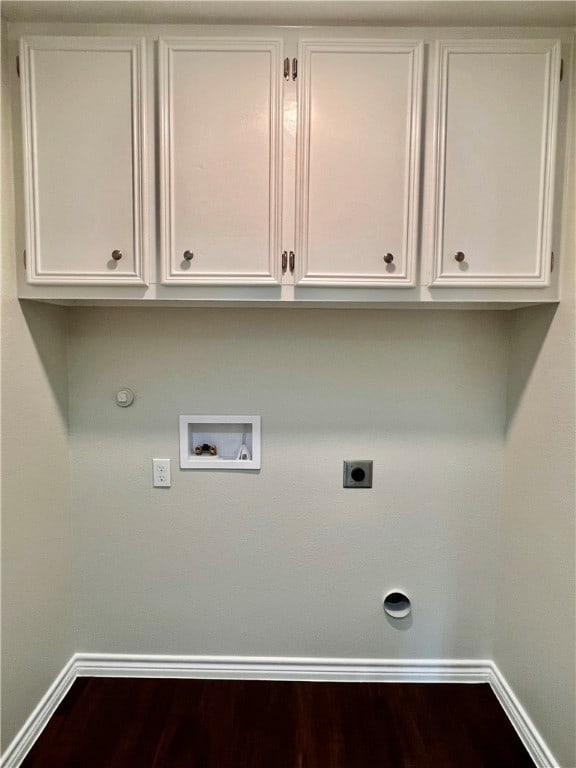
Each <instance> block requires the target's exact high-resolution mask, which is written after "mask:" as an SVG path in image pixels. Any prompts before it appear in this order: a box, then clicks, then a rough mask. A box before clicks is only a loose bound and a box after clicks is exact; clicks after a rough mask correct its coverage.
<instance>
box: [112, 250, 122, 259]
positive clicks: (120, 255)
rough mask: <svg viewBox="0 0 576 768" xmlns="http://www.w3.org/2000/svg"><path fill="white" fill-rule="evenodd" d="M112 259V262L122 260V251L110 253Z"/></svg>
mask: <svg viewBox="0 0 576 768" xmlns="http://www.w3.org/2000/svg"><path fill="white" fill-rule="evenodd" d="M112 258H113V259H114V261H120V259H121V258H122V251H112Z"/></svg>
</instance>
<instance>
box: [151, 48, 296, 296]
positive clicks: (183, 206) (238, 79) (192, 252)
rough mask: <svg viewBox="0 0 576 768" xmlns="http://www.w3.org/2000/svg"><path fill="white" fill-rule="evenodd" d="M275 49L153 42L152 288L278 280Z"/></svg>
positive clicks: (278, 118) (277, 77) (278, 146)
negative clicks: (156, 137) (156, 204)
mask: <svg viewBox="0 0 576 768" xmlns="http://www.w3.org/2000/svg"><path fill="white" fill-rule="evenodd" d="M281 55H282V43H281V41H280V40H262V39H249V40H246V39H237V38H234V39H221V40H214V39H194V40H190V39H186V40H168V39H165V40H161V41H160V101H161V134H160V137H161V138H160V141H161V164H162V165H161V249H162V281H163V282H164V283H169V284H183V283H191V284H194V283H200V284H202V283H215V284H260V283H274V282H277V281H278V280H279V261H280V243H279V235H280V231H281V230H280V183H281V174H280V167H281V166H280V163H281V133H280V131H281V127H282V124H281V89H282V73H281Z"/></svg>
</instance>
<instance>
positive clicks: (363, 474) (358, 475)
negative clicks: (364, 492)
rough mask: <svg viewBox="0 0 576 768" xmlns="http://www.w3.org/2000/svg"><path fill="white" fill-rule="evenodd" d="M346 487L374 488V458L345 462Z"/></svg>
mask: <svg viewBox="0 0 576 768" xmlns="http://www.w3.org/2000/svg"><path fill="white" fill-rule="evenodd" d="M343 486H344V488H372V460H371V459H362V460H360V459H358V460H356V461H352V460H348V461H345V462H344V483H343Z"/></svg>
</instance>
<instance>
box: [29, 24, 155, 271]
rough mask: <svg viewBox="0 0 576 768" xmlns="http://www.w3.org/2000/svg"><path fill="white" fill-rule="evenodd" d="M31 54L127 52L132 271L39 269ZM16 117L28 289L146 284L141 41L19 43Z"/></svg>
mask: <svg viewBox="0 0 576 768" xmlns="http://www.w3.org/2000/svg"><path fill="white" fill-rule="evenodd" d="M35 51H80V52H82V51H102V52H106V51H110V52H117V51H122V52H128V53H130V57H131V87H132V210H133V217H134V231H133V237H134V267H135V269H134V272H133V273H132V274H108V273H103V272H78V273H76V274H75V273H74V272H72V271H71V272H49V271H47V270H45V269H43V268H42V251H41V247H40V237H39V233H40V222H39V205H40V201H39V189H38V165H37V161H38V158H37V151H36V150H37V143H36V131H37V127H38V126H37V119H36V112H35V81H34V67H33V64H34V53H35ZM20 78H21V112H22V133H23V155H24V158H23V162H24V205H25V219H26V223H25V238H26V276H27V280H28V282H29V283H32V284H44V285H45V284H58V285H148V267H149V264H148V262H149V258H148V243H149V240H150V231H149V226H148V201H149V196H148V172H147V157H148V155H147V143H148V138H147V129H146V119H147V118H146V113H147V105H146V82H147V72H146V40H145V39H144V38H120V37H46V36H30V37H23V38H22V39H21V40H20Z"/></svg>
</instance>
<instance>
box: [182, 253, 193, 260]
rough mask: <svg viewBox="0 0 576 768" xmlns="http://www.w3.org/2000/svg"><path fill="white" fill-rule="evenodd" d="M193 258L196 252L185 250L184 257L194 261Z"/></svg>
mask: <svg viewBox="0 0 576 768" xmlns="http://www.w3.org/2000/svg"><path fill="white" fill-rule="evenodd" d="M193 258H194V254H193V253H192V251H184V259H185V260H186V261H192V259H193Z"/></svg>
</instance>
